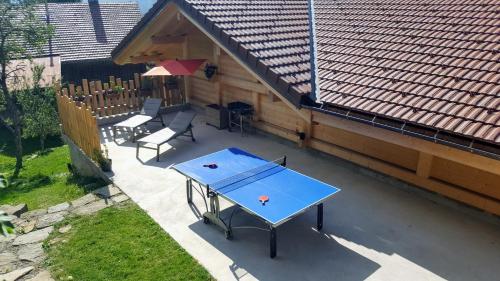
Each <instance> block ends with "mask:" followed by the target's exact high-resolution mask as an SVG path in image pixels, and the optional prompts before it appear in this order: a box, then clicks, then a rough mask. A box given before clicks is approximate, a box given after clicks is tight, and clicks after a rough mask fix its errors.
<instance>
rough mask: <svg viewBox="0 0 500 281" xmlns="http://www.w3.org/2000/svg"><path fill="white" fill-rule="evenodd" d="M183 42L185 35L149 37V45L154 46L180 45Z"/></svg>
mask: <svg viewBox="0 0 500 281" xmlns="http://www.w3.org/2000/svg"><path fill="white" fill-rule="evenodd" d="M184 40H186V34H181V35H159V36H151V43H153V44H154V45H165V44H181V43H184Z"/></svg>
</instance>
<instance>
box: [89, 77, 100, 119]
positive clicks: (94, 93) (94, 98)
mask: <svg viewBox="0 0 500 281" xmlns="http://www.w3.org/2000/svg"><path fill="white" fill-rule="evenodd" d="M90 95H91V96H92V109H93V110H94V112H96V113H97V111H98V108H99V98H98V95H97V91H96V89H95V82H94V81H92V82H90Z"/></svg>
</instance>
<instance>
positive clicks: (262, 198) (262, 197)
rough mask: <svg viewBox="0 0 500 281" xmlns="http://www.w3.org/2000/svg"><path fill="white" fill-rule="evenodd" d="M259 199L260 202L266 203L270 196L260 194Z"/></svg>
mask: <svg viewBox="0 0 500 281" xmlns="http://www.w3.org/2000/svg"><path fill="white" fill-rule="evenodd" d="M259 201H260V203H262V205H266V202H267V201H269V196H267V195H261V196H259Z"/></svg>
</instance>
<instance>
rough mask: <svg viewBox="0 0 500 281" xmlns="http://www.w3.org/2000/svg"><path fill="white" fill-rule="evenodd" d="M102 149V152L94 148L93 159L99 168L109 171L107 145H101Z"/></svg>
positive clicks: (109, 160)
mask: <svg viewBox="0 0 500 281" xmlns="http://www.w3.org/2000/svg"><path fill="white" fill-rule="evenodd" d="M103 147H104V149H103V152H104V153H103V152H101V151H99V150H97V149H96V150H94V152H93V158H94V161H96V162H97V164H98V165H99V167H100V168H101V170H103V171H104V172H111V163H112V162H111V159H109V155H108V147H107V146H106V145H103Z"/></svg>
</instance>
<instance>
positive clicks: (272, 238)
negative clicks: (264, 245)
mask: <svg viewBox="0 0 500 281" xmlns="http://www.w3.org/2000/svg"><path fill="white" fill-rule="evenodd" d="M269 238H270V239H269V250H270V251H269V253H270V256H271V258H272V259H274V258H275V257H276V246H277V245H276V228H274V227H271V229H270V231H269Z"/></svg>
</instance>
